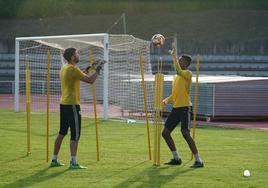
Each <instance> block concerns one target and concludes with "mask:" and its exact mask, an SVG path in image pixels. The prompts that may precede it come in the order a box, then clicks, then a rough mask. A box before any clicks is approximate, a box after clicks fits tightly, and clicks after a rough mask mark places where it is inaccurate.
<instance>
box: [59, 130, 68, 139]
mask: <svg viewBox="0 0 268 188" xmlns="http://www.w3.org/2000/svg"><path fill="white" fill-rule="evenodd" d="M66 135H67V131H60V132H59V134H58V137H62V138H64V137H65V136H66Z"/></svg>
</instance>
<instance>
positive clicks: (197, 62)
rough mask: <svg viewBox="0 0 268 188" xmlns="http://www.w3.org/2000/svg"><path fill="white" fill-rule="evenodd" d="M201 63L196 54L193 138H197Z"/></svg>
mask: <svg viewBox="0 0 268 188" xmlns="http://www.w3.org/2000/svg"><path fill="white" fill-rule="evenodd" d="M199 64H200V55H199V54H197V56H196V80H195V96H194V122H193V139H195V129H196V113H197V98H198V76H199Z"/></svg>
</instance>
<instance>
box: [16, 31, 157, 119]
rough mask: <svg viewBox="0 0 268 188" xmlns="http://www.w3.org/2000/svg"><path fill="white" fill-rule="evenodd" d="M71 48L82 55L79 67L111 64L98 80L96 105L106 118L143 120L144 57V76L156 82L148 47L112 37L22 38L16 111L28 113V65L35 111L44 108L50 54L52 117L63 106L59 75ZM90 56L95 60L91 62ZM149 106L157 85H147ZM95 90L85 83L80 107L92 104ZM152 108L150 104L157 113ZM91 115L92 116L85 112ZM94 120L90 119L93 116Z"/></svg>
mask: <svg viewBox="0 0 268 188" xmlns="http://www.w3.org/2000/svg"><path fill="white" fill-rule="evenodd" d="M68 47H74V48H76V49H77V50H78V51H79V54H80V61H79V63H78V66H79V67H80V68H81V69H83V68H85V67H86V66H88V65H89V61H90V58H93V61H95V60H104V61H106V62H107V63H105V65H104V69H103V70H102V71H101V75H100V76H99V78H98V79H97V80H96V83H95V85H96V94H97V104H98V108H99V110H100V111H102V113H103V118H104V119H107V118H110V117H112V118H127V119H143V120H144V112H145V110H144V102H143V92H142V86H141V83H140V81H135V80H140V79H141V74H140V63H139V61H140V56H142V63H143V70H144V74H145V77H146V75H149V76H152V69H151V62H150V42H149V41H145V40H142V39H138V38H136V37H133V36H132V35H110V34H107V33H99V34H81V35H60V36H40V37H20V38H16V41H15V99H14V111H15V112H18V111H20V110H22V109H25V108H24V103H25V73H24V72H25V67H26V64H29V67H30V73H31V109H32V111H37V112H40V111H43V110H44V107H43V106H44V105H45V93H46V76H47V52H48V50H49V51H50V53H51V58H50V60H51V68H50V69H51V79H50V80H51V81H50V87H51V90H50V98H51V100H50V101H51V112H58V108H59V102H60V80H59V70H60V67H61V65H62V64H63V63H65V61H64V59H63V57H62V52H63V50H64V49H66V48H68ZM90 50H92V57H90V52H89V51H90ZM146 89H147V90H148V91H147V97H148V98H149V99H148V101H153V84H152V83H146ZM90 91H91V88H90V86H88V85H87V84H85V83H81V91H80V93H81V106H82V107H83V105H84V106H85V109H87V110H86V111H84V112H83V110H82V112H83V113H87V115H89V113H91V112H90V110H89V108H88V106H89V105H90V104H92V96H91V92H90ZM152 105H153V104H148V108H149V111H153V106H152ZM87 111H89V112H87ZM89 116H91V115H89Z"/></svg>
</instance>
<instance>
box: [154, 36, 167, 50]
mask: <svg viewBox="0 0 268 188" xmlns="http://www.w3.org/2000/svg"><path fill="white" fill-rule="evenodd" d="M164 43H165V37H164V36H163V35H161V34H155V35H154V36H153V37H152V44H153V45H154V46H155V47H157V48H160V47H162V46H163V45H164Z"/></svg>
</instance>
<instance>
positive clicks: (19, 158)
mask: <svg viewBox="0 0 268 188" xmlns="http://www.w3.org/2000/svg"><path fill="white" fill-rule="evenodd" d="M26 157H28V155H23V156H20V157H17V158H13V159H10V158H9V160H7V161H4V163H10V162H15V161H19V160H22V159H24V158H26Z"/></svg>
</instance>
